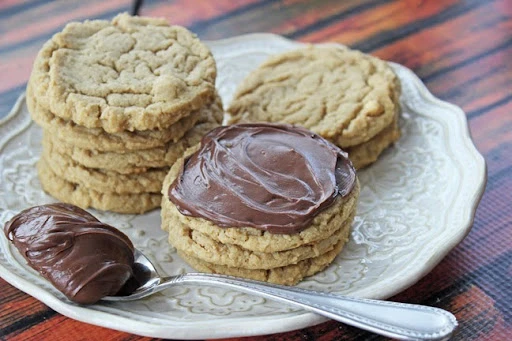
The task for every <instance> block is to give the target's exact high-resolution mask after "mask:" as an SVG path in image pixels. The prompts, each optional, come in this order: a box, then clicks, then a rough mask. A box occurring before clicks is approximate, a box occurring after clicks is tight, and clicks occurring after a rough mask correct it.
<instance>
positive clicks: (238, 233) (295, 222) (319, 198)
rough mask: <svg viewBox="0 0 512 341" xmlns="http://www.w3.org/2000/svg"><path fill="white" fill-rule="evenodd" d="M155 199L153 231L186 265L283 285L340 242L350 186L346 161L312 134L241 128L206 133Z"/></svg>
mask: <svg viewBox="0 0 512 341" xmlns="http://www.w3.org/2000/svg"><path fill="white" fill-rule="evenodd" d="M185 160H187V161H186V162H185ZM162 193H163V199H162V211H161V214H162V228H163V229H164V230H166V231H168V232H169V242H170V244H171V245H173V246H174V247H175V248H176V249H177V252H178V254H179V255H180V256H181V257H182V258H183V259H184V260H185V261H186V262H188V263H189V264H190V265H191V266H192V267H194V268H195V269H197V270H199V271H205V272H212V273H219V274H227V275H232V276H240V277H246V278H251V279H255V280H261V281H268V282H272V283H278V284H284V285H293V284H296V283H297V282H299V281H300V280H302V279H303V278H304V277H306V276H311V275H313V274H315V273H317V272H319V271H321V270H323V269H324V268H325V267H327V266H328V265H329V264H330V263H331V262H332V261H333V260H334V258H335V257H336V256H337V255H338V254H339V252H340V251H341V249H342V248H343V246H344V245H345V243H346V242H347V240H348V236H349V231H350V227H351V223H352V221H353V218H354V215H355V212H356V204H357V199H358V196H359V183H358V181H357V178H356V174H355V170H354V168H353V166H352V164H351V162H350V161H349V160H348V158H347V155H346V153H344V152H343V151H341V150H340V149H339V148H338V147H336V146H335V145H333V144H331V143H329V142H328V141H326V140H325V139H323V138H321V137H320V136H318V135H316V134H313V133H311V132H310V131H308V130H305V129H302V128H297V127H292V126H290V125H272V124H253V125H251V124H247V125H232V126H226V127H220V128H217V129H214V130H213V131H211V132H210V133H208V134H207V135H206V136H205V137H204V138H203V139H202V141H201V145H200V146H196V147H194V148H191V149H190V150H189V151H187V152H186V155H185V157H184V158H181V159H180V160H179V161H177V162H176V163H175V164H174V166H173V167H172V168H171V171H170V172H169V175H168V176H167V177H166V179H165V181H164V186H163V190H162Z"/></svg>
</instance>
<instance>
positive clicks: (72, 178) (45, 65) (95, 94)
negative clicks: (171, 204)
mask: <svg viewBox="0 0 512 341" xmlns="http://www.w3.org/2000/svg"><path fill="white" fill-rule="evenodd" d="M216 72H217V71H216V66H215V61H214V59H213V56H212V55H211V53H210V51H209V49H208V48H207V47H206V46H205V45H203V44H202V43H201V42H200V41H199V39H197V37H196V36H195V35H194V34H192V33H191V32H189V31H188V30H186V29H185V28H183V27H179V26H170V25H169V24H168V23H167V22H166V21H165V20H163V19H154V18H143V17H132V16H129V15H127V14H121V15H118V16H117V17H115V18H114V19H113V20H112V21H104V20H95V21H85V22H83V23H70V24H68V25H66V27H65V28H64V30H63V31H62V32H60V33H57V34H56V35H54V36H53V37H52V39H50V40H49V41H48V42H47V43H46V44H45V45H44V46H43V48H42V49H41V51H40V52H39V54H38V55H37V58H36V60H35V62H34V67H33V71H32V74H31V77H30V80H29V83H28V86H27V104H28V108H29V111H30V113H31V116H32V118H33V120H34V121H35V122H36V123H37V124H38V125H40V126H41V127H42V128H43V130H44V137H43V153H42V156H41V159H40V161H39V162H38V165H37V168H38V173H39V179H40V181H41V184H42V186H43V189H44V190H45V191H47V192H48V193H49V194H51V195H52V196H54V197H56V198H57V199H59V200H61V201H64V202H68V203H72V204H75V205H77V206H80V207H83V208H86V207H94V208H97V209H101V210H111V211H115V212H122V213H142V212H144V211H147V210H150V209H153V208H156V207H158V206H160V202H161V195H160V191H161V187H162V181H163V179H164V177H165V175H166V174H167V173H168V171H169V167H170V166H171V165H172V164H173V163H174V162H175V161H176V160H177V159H178V158H179V157H180V156H182V154H183V152H184V151H185V150H186V149H187V148H189V147H190V146H193V145H195V144H197V143H198V142H199V141H200V139H201V137H202V135H203V134H204V133H206V132H207V131H209V130H210V129H212V128H214V127H217V126H219V125H220V124H221V122H222V116H223V110H222V103H221V100H220V97H219V96H218V95H217V93H216V91H215V78H216Z"/></svg>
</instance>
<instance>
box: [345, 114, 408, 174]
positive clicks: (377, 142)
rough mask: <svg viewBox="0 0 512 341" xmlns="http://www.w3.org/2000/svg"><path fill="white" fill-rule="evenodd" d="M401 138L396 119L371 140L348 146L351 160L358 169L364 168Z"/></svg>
mask: <svg viewBox="0 0 512 341" xmlns="http://www.w3.org/2000/svg"><path fill="white" fill-rule="evenodd" d="M399 138H400V128H399V127H398V122H396V120H395V121H394V122H392V123H391V124H390V125H389V126H388V127H386V128H384V129H383V130H382V131H381V132H380V133H378V134H377V135H375V136H374V137H372V138H371V139H370V140H368V141H366V142H363V143H361V144H358V145H357V146H352V147H349V148H346V149H345V151H346V152H347V153H348V156H349V158H350V161H352V164H353V165H354V167H355V168H356V169H361V168H364V167H366V166H368V165H370V164H372V163H374V162H375V161H377V159H378V157H379V155H380V154H381V153H382V152H383V151H384V150H385V149H386V148H387V147H389V146H390V145H391V144H392V143H393V142H395V141H397V140H398V139H399Z"/></svg>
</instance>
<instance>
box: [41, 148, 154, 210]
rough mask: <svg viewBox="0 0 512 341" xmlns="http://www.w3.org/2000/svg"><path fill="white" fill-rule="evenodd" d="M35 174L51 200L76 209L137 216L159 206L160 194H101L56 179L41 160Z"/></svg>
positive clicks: (43, 160) (59, 178) (58, 178)
mask: <svg viewBox="0 0 512 341" xmlns="http://www.w3.org/2000/svg"><path fill="white" fill-rule="evenodd" d="M37 173H38V175H39V181H40V182H41V186H42V187H43V190H44V191H45V192H47V193H48V194H50V195H51V196H53V197H54V198H56V199H58V200H60V201H62V202H65V203H68V204H73V205H76V206H79V207H81V208H84V209H86V208H89V207H92V208H96V209H98V210H103V211H113V212H118V213H130V214H141V213H144V212H146V211H150V210H152V209H155V208H157V207H159V206H160V202H161V201H162V195H161V194H160V193H137V194H116V193H103V192H100V191H97V190H94V189H90V188H86V187H84V186H82V185H80V184H76V183H72V182H69V181H66V180H64V179H62V178H61V177H59V176H57V175H56V174H55V173H54V172H53V171H52V170H51V168H50V167H49V166H48V164H47V163H46V161H45V159H44V158H42V159H40V160H39V161H38V163H37Z"/></svg>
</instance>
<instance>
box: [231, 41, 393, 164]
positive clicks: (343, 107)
mask: <svg viewBox="0 0 512 341" xmlns="http://www.w3.org/2000/svg"><path fill="white" fill-rule="evenodd" d="M399 97H400V82H399V80H398V77H397V76H396V75H395V73H394V72H393V70H392V69H391V67H390V66H389V65H388V64H387V63H386V62H384V61H382V60H380V59H378V58H376V57H373V56H370V55H368V54H364V53H361V52H359V51H354V50H350V49H347V48H342V47H338V46H329V47H314V46H310V47H307V48H302V49H298V50H294V51H290V52H285V53H283V54H280V55H276V56H272V57H270V58H269V59H268V60H267V61H266V62H265V63H263V64H262V65H261V66H259V67H258V68H257V69H256V70H254V71H253V72H251V73H250V74H249V75H248V76H247V77H246V78H245V79H244V81H243V82H242V84H241V85H240V86H239V87H238V89H237V92H236V94H235V95H234V98H233V101H232V102H231V104H230V107H229V108H228V113H229V114H230V115H231V118H230V120H229V123H231V124H233V123H242V122H282V123H289V124H295V125H300V126H303V127H305V128H307V129H309V130H311V131H313V132H315V133H317V134H319V135H321V136H322V137H324V138H326V139H327V140H329V141H331V142H333V143H334V144H336V145H337V146H339V147H340V148H342V149H343V150H345V151H347V152H348V154H349V157H350V159H351V160H352V162H353V164H354V166H355V167H356V168H357V169H359V168H362V167H365V166H368V165H370V164H371V163H373V162H375V161H376V160H377V158H378V157H379V156H380V154H381V153H382V152H383V151H384V150H385V149H386V148H387V147H388V146H389V145H391V144H392V143H393V142H395V141H396V140H397V139H398V138H399V137H400V130H399V126H398V115H399V113H400V103H399Z"/></svg>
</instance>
